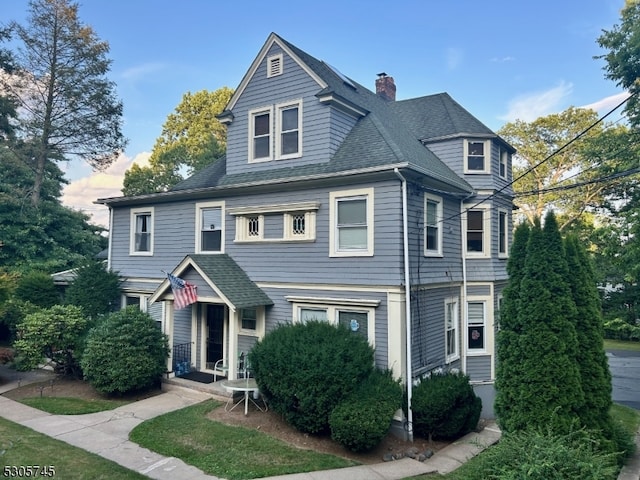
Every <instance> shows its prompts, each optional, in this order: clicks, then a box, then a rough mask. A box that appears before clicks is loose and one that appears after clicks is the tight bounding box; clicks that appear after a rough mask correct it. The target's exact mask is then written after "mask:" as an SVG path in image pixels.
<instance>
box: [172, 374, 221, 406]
mask: <svg viewBox="0 0 640 480" xmlns="http://www.w3.org/2000/svg"><path fill="white" fill-rule="evenodd" d="M223 381H224V380H218V381H217V382H213V383H200V382H194V381H192V380H187V379H184V378H180V377H172V378H163V379H162V390H165V391H170V390H182V389H184V390H191V391H193V390H195V391H198V392H203V393H208V394H210V395H211V396H213V398H215V399H218V400H222V401H223V402H226V401H227V400H228V399H229V397H231V392H229V391H227V389H225V388H224V387H223V386H222V382H223Z"/></svg>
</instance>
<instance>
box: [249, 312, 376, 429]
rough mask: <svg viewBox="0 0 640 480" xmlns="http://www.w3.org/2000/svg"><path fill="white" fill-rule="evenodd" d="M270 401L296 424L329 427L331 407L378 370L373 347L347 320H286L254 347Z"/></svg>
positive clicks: (253, 358) (257, 372)
mask: <svg viewBox="0 0 640 480" xmlns="http://www.w3.org/2000/svg"><path fill="white" fill-rule="evenodd" d="M249 361H250V363H251V369H252V373H253V375H254V376H255V378H256V382H257V383H258V386H259V387H260V390H261V392H262V394H263V395H264V396H265V397H266V398H267V401H268V402H269V406H270V407H271V408H273V410H275V411H276V412H278V413H279V414H280V415H282V416H283V418H284V419H285V420H286V421H287V422H288V423H290V424H291V425H293V426H294V427H295V428H296V429H298V430H300V431H303V432H308V433H317V432H326V431H328V429H329V414H330V413H331V411H332V410H333V409H334V408H335V407H336V406H337V405H338V404H339V403H340V402H342V401H343V400H344V399H345V398H347V397H348V396H349V395H350V394H351V392H353V391H354V389H355V388H356V387H357V386H358V385H359V384H360V383H361V382H362V381H363V380H364V379H365V378H367V377H368V376H369V375H370V374H371V372H372V371H373V348H372V347H371V346H370V345H369V343H368V341H367V339H366V338H364V337H363V336H361V335H360V334H358V333H356V332H351V331H350V330H349V329H347V328H346V327H343V326H333V325H330V324H328V323H326V322H319V321H310V322H307V323H305V324H303V323H295V324H283V325H281V326H279V327H277V328H276V329H274V330H272V331H271V332H269V333H268V334H267V335H265V336H264V338H263V339H262V340H261V341H260V342H258V343H257V344H256V345H255V346H254V347H253V349H252V350H251V352H249Z"/></svg>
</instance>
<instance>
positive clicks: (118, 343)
mask: <svg viewBox="0 0 640 480" xmlns="http://www.w3.org/2000/svg"><path fill="white" fill-rule="evenodd" d="M168 356H169V346H168V343H167V336H166V335H165V334H164V333H162V332H161V331H160V329H159V328H158V326H157V325H156V322H155V321H154V320H153V319H152V318H151V317H150V316H149V315H148V314H147V313H144V312H141V311H140V310H139V309H138V308H137V307H127V308H126V309H124V310H120V311H118V312H114V313H112V314H110V315H108V316H107V317H104V319H103V320H102V321H101V322H100V324H99V325H98V326H97V327H95V328H93V329H92V330H91V331H90V332H89V336H88V338H87V344H86V347H85V351H84V354H83V356H82V362H81V364H82V370H83V372H84V375H85V378H86V380H87V381H88V382H89V383H90V384H91V385H92V386H93V387H94V388H95V389H96V390H98V391H99V392H100V393H104V394H113V393H126V392H129V391H134V390H138V389H143V388H147V387H151V386H153V385H154V384H155V383H157V382H159V381H160V378H161V376H162V374H163V373H164V372H165V371H166V367H167V364H166V362H167V357H168Z"/></svg>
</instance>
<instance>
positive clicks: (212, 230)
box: [196, 202, 224, 253]
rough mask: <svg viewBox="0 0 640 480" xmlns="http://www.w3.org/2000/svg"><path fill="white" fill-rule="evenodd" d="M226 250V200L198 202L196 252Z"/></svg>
mask: <svg viewBox="0 0 640 480" xmlns="http://www.w3.org/2000/svg"><path fill="white" fill-rule="evenodd" d="M223 251H224V202H202V203H196V252H197V253H220V252H223Z"/></svg>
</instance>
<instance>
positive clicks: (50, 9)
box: [3, 0, 126, 206]
mask: <svg viewBox="0 0 640 480" xmlns="http://www.w3.org/2000/svg"><path fill="white" fill-rule="evenodd" d="M11 26H12V28H13V30H14V31H15V32H16V34H17V37H18V39H19V40H20V41H21V46H20V48H19V49H18V50H17V54H16V62H17V65H18V70H17V72H18V74H19V75H14V76H11V77H6V76H5V77H3V78H4V81H3V86H4V87H5V88H6V89H8V91H9V92H11V96H12V97H13V98H15V99H17V101H18V106H19V111H20V112H21V113H20V135H21V136H22V137H23V138H25V139H27V140H29V141H30V142H31V143H32V144H33V159H34V171H35V175H34V181H33V186H32V192H31V202H32V204H33V205H34V206H39V204H40V198H41V193H42V186H43V184H44V182H45V178H46V172H47V169H48V164H49V163H51V162H53V163H57V162H61V161H65V160H70V159H72V158H79V159H81V160H83V161H85V162H87V163H89V164H90V165H91V166H92V167H94V168H96V169H102V168H105V167H107V166H109V165H110V164H111V163H112V162H113V161H114V160H115V159H116V157H117V155H118V154H119V153H120V152H121V150H122V149H123V148H124V146H125V144H126V141H125V139H124V137H123V134H122V131H121V126H122V103H121V102H120V101H119V100H118V99H117V98H116V95H115V84H114V83H113V82H112V81H110V80H109V79H108V78H107V73H108V72H109V69H110V65H111V61H110V60H109V59H108V57H107V54H108V52H109V45H108V44H107V43H106V42H104V41H100V40H99V39H98V37H97V35H96V33H95V32H94V31H93V29H92V28H91V27H89V26H87V25H84V24H82V23H81V22H80V20H79V18H78V4H77V3H72V2H70V1H69V0H31V1H30V2H29V17H28V23H27V24H26V25H25V26H23V25H20V24H18V23H16V22H13V23H12V24H11ZM7 79H8V81H7ZM24 160H25V161H30V160H31V158H30V157H24Z"/></svg>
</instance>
